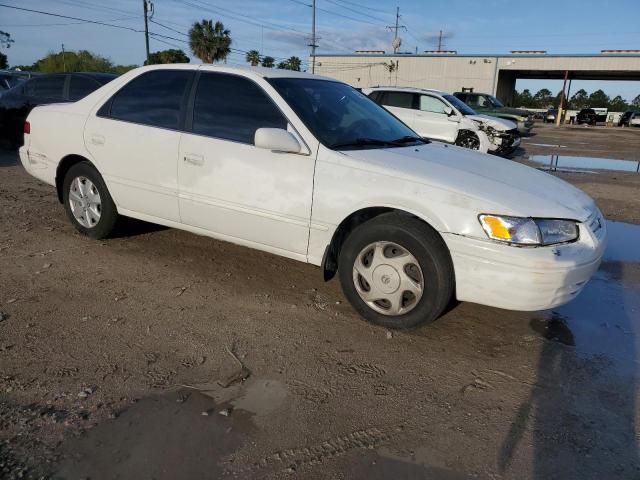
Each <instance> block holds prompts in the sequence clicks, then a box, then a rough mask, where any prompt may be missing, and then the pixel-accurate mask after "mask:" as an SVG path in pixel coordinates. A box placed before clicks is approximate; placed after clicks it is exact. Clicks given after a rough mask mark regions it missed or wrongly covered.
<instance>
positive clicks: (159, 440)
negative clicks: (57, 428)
mask: <svg viewBox="0 0 640 480" xmlns="http://www.w3.org/2000/svg"><path fill="white" fill-rule="evenodd" d="M222 411H224V412H225V413H226V412H229V414H228V415H226V414H220V412H222ZM253 431H255V427H254V426H253V423H252V420H251V413H249V412H245V411H242V410H240V409H229V407H228V406H227V405H221V404H218V403H216V402H215V401H214V400H213V399H212V398H211V397H210V396H208V395H204V394H203V393H201V392H198V391H196V390H181V391H178V392H171V393H168V394H164V395H158V396H156V397H150V398H145V399H143V400H140V401H139V402H137V403H135V404H134V405H132V406H131V407H130V408H128V409H127V410H125V411H124V412H122V413H121V414H120V415H119V416H118V417H117V418H115V419H113V420H110V421H107V422H103V423H101V424H100V425H98V426H97V427H95V428H94V429H92V430H90V431H89V432H88V433H87V434H86V435H83V436H81V437H79V438H77V439H73V440H70V441H68V442H67V443H66V445H64V447H63V452H64V453H65V454H66V460H65V461H64V462H63V463H62V465H61V466H60V469H59V471H58V472H57V475H58V476H57V477H56V478H58V477H60V478H91V479H92V480H97V479H113V478H123V479H124V478H140V479H142V478H154V479H177V478H220V477H221V476H223V474H224V460H225V458H226V457H227V456H228V455H230V454H232V453H233V452H234V451H236V450H237V449H238V448H239V447H240V446H241V445H242V444H243V443H244V441H245V440H246V438H247V437H248V436H249V435H250V434H251V433H252V432H253Z"/></svg>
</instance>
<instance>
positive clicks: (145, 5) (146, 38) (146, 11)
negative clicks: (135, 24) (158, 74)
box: [142, 0, 149, 65]
mask: <svg viewBox="0 0 640 480" xmlns="http://www.w3.org/2000/svg"><path fill="white" fill-rule="evenodd" d="M142 6H143V8H144V42H145V46H146V48H147V65H149V4H148V3H147V0H142Z"/></svg>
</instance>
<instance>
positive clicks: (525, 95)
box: [514, 88, 533, 108]
mask: <svg viewBox="0 0 640 480" xmlns="http://www.w3.org/2000/svg"><path fill="white" fill-rule="evenodd" d="M516 93H517V92H516ZM517 100H518V101H517V102H514V105H518V106H519V107H525V108H532V107H533V97H532V96H531V90H529V89H528V88H525V89H524V90H523V91H522V93H518V96H517Z"/></svg>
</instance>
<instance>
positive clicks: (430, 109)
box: [413, 95, 459, 143]
mask: <svg viewBox="0 0 640 480" xmlns="http://www.w3.org/2000/svg"><path fill="white" fill-rule="evenodd" d="M447 108H451V107H448V105H446V104H445V103H444V102H443V101H442V100H440V99H439V98H438V97H435V96H432V95H420V102H419V105H418V110H417V111H416V118H415V124H414V126H413V128H414V130H415V131H416V132H418V133H419V134H420V135H422V136H423V137H427V138H432V139H434V140H441V141H443V142H449V143H452V142H454V141H455V140H456V137H457V136H458V125H459V124H458V122H457V121H456V120H457V117H456V116H455V113H454V116H451V117H450V116H449V115H448V114H447V112H446V110H447Z"/></svg>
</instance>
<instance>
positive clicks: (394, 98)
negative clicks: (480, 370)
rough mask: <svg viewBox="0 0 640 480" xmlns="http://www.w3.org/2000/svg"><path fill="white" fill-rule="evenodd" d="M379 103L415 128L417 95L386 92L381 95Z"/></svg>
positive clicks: (392, 91)
mask: <svg viewBox="0 0 640 480" xmlns="http://www.w3.org/2000/svg"><path fill="white" fill-rule="evenodd" d="M377 103H379V104H380V105H383V106H384V107H385V108H386V109H387V110H389V111H390V112H391V113H393V114H394V115H395V116H396V117H398V118H399V119H400V120H402V121H403V122H404V123H406V124H407V125H409V126H410V127H412V128H413V126H414V123H415V115H416V110H415V109H416V108H417V95H416V94H415V93H411V92H397V91H394V90H386V91H383V92H382V95H379V97H378V100H377Z"/></svg>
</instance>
